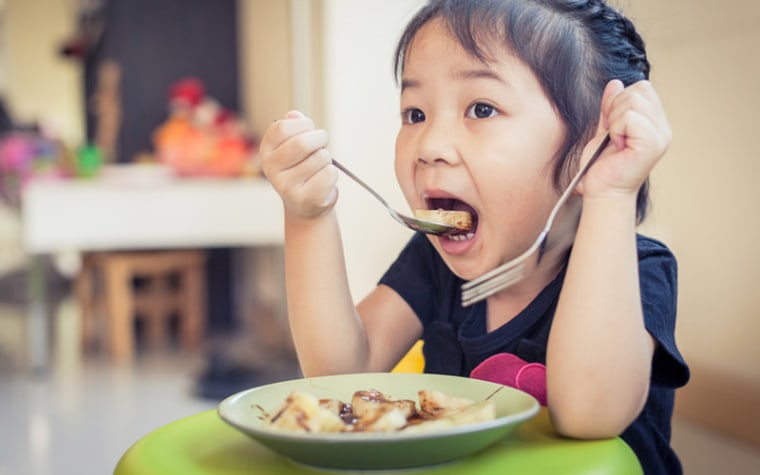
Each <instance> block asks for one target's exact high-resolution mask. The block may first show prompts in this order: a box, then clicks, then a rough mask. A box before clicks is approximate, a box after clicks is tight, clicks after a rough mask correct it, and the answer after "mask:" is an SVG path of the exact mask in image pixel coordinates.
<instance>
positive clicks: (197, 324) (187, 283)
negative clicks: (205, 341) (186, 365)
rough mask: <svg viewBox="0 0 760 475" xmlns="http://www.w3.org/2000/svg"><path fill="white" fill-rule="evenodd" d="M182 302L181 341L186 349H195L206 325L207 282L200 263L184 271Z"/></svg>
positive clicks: (180, 311)
mask: <svg viewBox="0 0 760 475" xmlns="http://www.w3.org/2000/svg"><path fill="white" fill-rule="evenodd" d="M180 285H181V286H182V296H183V298H182V304H181V308H180V310H179V313H180V321H179V332H180V342H181V345H182V347H183V348H185V349H195V348H197V347H198V345H199V344H200V342H201V339H202V337H203V333H204V329H203V326H204V325H205V323H206V322H205V321H204V320H205V319H204V315H205V313H206V312H205V309H206V284H205V280H204V274H203V270H202V269H201V267H200V266H199V265H194V266H191V267H190V268H188V269H186V270H185V271H184V272H182V278H181V283H180Z"/></svg>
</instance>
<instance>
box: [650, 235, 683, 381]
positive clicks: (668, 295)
mask: <svg viewBox="0 0 760 475" xmlns="http://www.w3.org/2000/svg"><path fill="white" fill-rule="evenodd" d="M638 252H639V280H640V287H641V301H642V306H643V311H644V323H645V325H646V328H647V330H648V331H649V333H650V334H651V335H652V336H653V337H654V339H655V340H656V341H657V348H656V350H655V354H654V359H653V361H652V383H653V384H656V385H662V386H665V387H671V388H677V387H680V386H683V385H685V384H686V383H687V382H688V380H689V368H688V366H687V365H686V362H685V361H684V359H683V357H682V356H681V353H680V352H679V351H678V347H677V345H676V340H675V327H676V313H677V306H678V305H677V302H678V269H677V263H676V259H675V256H674V255H673V254H672V252H671V251H670V250H669V249H668V248H667V247H666V246H665V245H664V244H662V243H661V242H659V241H656V240H654V239H651V238H646V237H643V236H639V238H638Z"/></svg>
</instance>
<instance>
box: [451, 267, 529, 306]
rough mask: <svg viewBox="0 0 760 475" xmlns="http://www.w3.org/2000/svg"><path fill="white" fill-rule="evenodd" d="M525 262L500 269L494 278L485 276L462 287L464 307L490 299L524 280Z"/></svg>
mask: <svg viewBox="0 0 760 475" xmlns="http://www.w3.org/2000/svg"><path fill="white" fill-rule="evenodd" d="M524 270H525V262H518V263H515V265H514V266H511V267H509V268H504V269H499V272H498V273H496V274H495V275H492V276H483V277H480V278H479V279H476V280H472V281H470V282H467V283H466V284H464V285H462V306H464V307H467V306H470V305H472V304H474V303H477V302H480V301H481V300H483V299H485V298H488V297H489V296H491V295H493V294H495V293H496V292H498V291H500V290H502V289H505V288H507V287H509V286H510V285H512V284H514V283H515V282H517V281H519V280H520V279H522V278H523V271H524Z"/></svg>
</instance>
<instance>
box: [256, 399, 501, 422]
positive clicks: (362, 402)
mask: <svg viewBox="0 0 760 475" xmlns="http://www.w3.org/2000/svg"><path fill="white" fill-rule="evenodd" d="M417 395H418V398H419V403H420V406H419V408H418V407H417V405H416V403H415V401H412V400H408V399H394V398H391V397H390V396H387V395H385V394H383V393H381V392H380V391H377V390H374V389H370V390H362V391H356V392H355V393H354V395H353V397H352V399H351V403H348V404H347V403H344V402H342V401H340V400H337V399H321V400H319V399H317V398H316V397H315V396H313V395H311V394H308V393H302V392H293V393H291V394H290V395H289V396H288V397H287V398H286V400H285V402H284V403H283V404H282V406H281V407H280V408H279V409H278V410H277V411H275V413H274V415H272V416H266V417H265V418H264V420H265V422H264V424H265V425H266V426H269V427H274V428H278V429H284V430H290V431H296V432H396V431H404V432H423V431H424V432H427V431H434V430H441V429H445V428H449V427H454V426H458V425H465V424H475V423H478V422H484V421H488V420H492V419H494V418H495V417H496V409H495V407H494V405H493V403H492V402H491V401H481V402H475V401H472V400H469V399H465V398H460V397H456V396H450V395H447V394H444V393H442V392H439V391H428V390H420V391H418V393H417Z"/></svg>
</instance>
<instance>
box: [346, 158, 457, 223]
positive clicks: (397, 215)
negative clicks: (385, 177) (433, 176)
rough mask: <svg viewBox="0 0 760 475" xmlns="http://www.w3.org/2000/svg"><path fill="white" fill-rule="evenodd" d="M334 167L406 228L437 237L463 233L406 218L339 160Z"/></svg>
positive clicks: (420, 220)
mask: <svg viewBox="0 0 760 475" xmlns="http://www.w3.org/2000/svg"><path fill="white" fill-rule="evenodd" d="M332 163H333V165H335V167H336V168H337V169H338V170H340V171H342V172H343V173H345V174H346V175H348V176H349V177H350V178H351V179H352V180H354V181H355V182H356V183H358V184H359V185H361V186H362V188H364V189H365V190H367V191H369V192H370V194H371V195H372V196H374V197H375V198H376V199H377V201H379V202H380V203H382V205H383V206H385V209H386V210H388V213H389V214H390V215H391V217H392V218H393V219H395V220H396V221H398V222H399V223H401V224H403V225H404V226H407V227H408V228H410V229H413V230H415V231H419V232H422V233H425V234H434V235H436V236H441V235H444V234H449V233H455V232H461V231H462V230H461V229H458V228H456V227H455V226H449V225H448V224H441V223H434V222H432V221H425V220H422V219H417V218H412V217H410V216H405V215H403V214H401V213H399V212H398V211H396V210H395V209H393V208H391V206H390V205H389V204H388V203H387V202H386V201H385V200H384V199H383V197H382V196H380V195H379V194H378V193H377V192H376V191H375V190H373V189H372V187H370V186H369V185H368V184H366V183H364V182H363V181H362V180H361V179H360V178H359V177H357V176H356V175H354V174H353V173H351V171H349V170H348V169H347V168H346V167H344V166H343V165H341V164H340V163H339V162H338V161H337V160H335V159H334V158H333V161H332Z"/></svg>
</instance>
